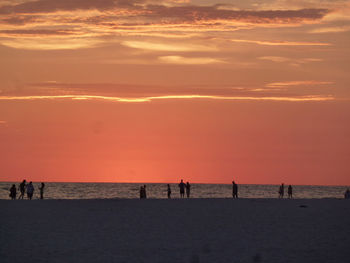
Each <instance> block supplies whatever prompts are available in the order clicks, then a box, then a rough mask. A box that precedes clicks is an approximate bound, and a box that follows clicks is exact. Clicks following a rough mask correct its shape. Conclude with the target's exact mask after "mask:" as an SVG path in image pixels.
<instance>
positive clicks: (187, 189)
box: [186, 182, 191, 198]
mask: <svg viewBox="0 0 350 263" xmlns="http://www.w3.org/2000/svg"><path fill="white" fill-rule="evenodd" d="M186 195H187V198H190V195H191V185H190V183H189V182H187V183H186Z"/></svg>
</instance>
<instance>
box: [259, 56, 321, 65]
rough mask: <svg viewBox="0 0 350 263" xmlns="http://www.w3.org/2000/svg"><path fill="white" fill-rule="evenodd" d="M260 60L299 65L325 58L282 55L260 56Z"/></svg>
mask: <svg viewBox="0 0 350 263" xmlns="http://www.w3.org/2000/svg"><path fill="white" fill-rule="evenodd" d="M258 59H260V60H267V61H272V62H276V63H284V62H285V63H289V65H292V66H299V65H300V64H305V63H309V62H321V61H323V59H319V58H288V57H280V56H263V57H258Z"/></svg>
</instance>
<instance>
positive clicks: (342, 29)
mask: <svg viewBox="0 0 350 263" xmlns="http://www.w3.org/2000/svg"><path fill="white" fill-rule="evenodd" d="M347 31H350V26H333V27H320V28H316V29H313V30H310V31H309V32H310V33H312V34H322V33H339V32H347Z"/></svg>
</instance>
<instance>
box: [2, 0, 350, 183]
mask: <svg viewBox="0 0 350 263" xmlns="http://www.w3.org/2000/svg"><path fill="white" fill-rule="evenodd" d="M349 14H350V3H349V1H346V0H335V1H331V0H325V1H320V0H302V1H292V2H291V1H287V0H282V1H280V0H264V1H262V2H259V3H257V2H256V1H242V0H186V1H178V0H160V1H154V0H129V1H124V0H105V1H98V0H87V1H80V0H61V1H56V0H14V1H7V0H6V1H2V2H1V3H0V57H1V60H0V76H1V78H0V136H1V138H2V141H1V143H2V145H1V147H0V155H1V156H2V158H0V165H1V167H2V174H1V175H0V181H2V180H12V179H16V180H21V178H22V177H25V178H28V179H29V178H30V179H31V180H32V181H41V180H42V181H110V182H127V181H129V182H130V181H132V182H152V181H153V182H177V181H178V180H179V178H180V177H184V178H187V179H188V180H189V181H192V182H211V183H215V182H221V183H222V182H228V183H229V182H231V181H232V179H235V180H236V181H237V182H238V183H242V182H244V183H251V184H254V183H266V184H270V183H274V184H279V183H281V182H282V181H283V182H286V183H292V184H321V185H325V184H332V185H339V184H343V185H346V184H347V185H349V184H350V177H349V174H350V167H349V166H348V163H349V162H350V150H349V147H347V145H350V141H349V136H348V134H350V125H349V121H348V120H349V118H350V116H349V114H350V90H349V87H348V86H349V83H350V78H349V74H348V70H347V68H348V65H349V64H350V52H349V48H348V47H349V45H350V35H349V31H350V15H349Z"/></svg>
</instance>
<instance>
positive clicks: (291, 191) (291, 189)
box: [288, 185, 293, 198]
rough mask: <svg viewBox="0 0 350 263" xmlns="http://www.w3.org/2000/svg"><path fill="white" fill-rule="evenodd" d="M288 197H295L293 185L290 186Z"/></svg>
mask: <svg viewBox="0 0 350 263" xmlns="http://www.w3.org/2000/svg"><path fill="white" fill-rule="evenodd" d="M288 198H293V187H292V186H291V185H289V186H288Z"/></svg>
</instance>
